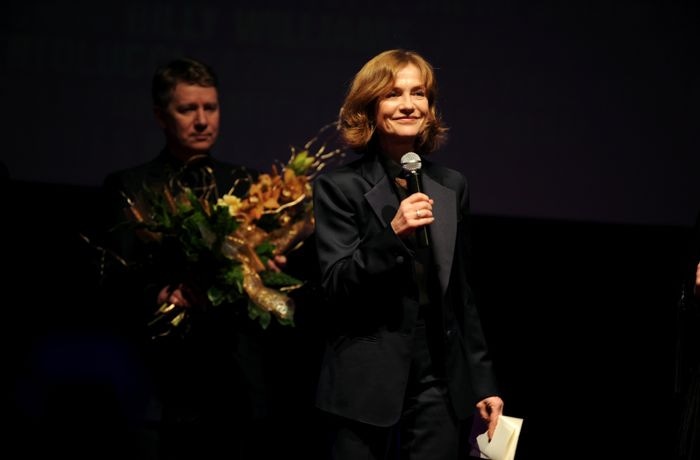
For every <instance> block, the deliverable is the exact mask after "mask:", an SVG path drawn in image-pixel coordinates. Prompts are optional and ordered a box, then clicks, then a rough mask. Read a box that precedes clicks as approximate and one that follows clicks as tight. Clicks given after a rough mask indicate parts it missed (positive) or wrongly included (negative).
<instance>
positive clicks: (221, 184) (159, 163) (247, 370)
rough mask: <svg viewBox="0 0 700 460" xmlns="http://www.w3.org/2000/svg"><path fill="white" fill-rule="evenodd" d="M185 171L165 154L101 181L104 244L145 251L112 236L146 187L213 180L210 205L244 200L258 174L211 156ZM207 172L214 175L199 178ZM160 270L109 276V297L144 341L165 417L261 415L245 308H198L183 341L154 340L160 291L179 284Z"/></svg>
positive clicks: (258, 370) (258, 371)
mask: <svg viewBox="0 0 700 460" xmlns="http://www.w3.org/2000/svg"><path fill="white" fill-rule="evenodd" d="M183 168H184V165H183V163H182V162H181V161H179V160H177V159H176V158H174V157H173V156H172V155H170V154H169V153H168V152H167V151H163V152H161V153H160V155H158V156H157V157H156V158H154V159H153V160H151V161H149V162H147V163H144V164H142V165H139V166H136V167H133V168H129V169H126V170H123V171H118V172H115V173H112V174H110V175H109V176H107V178H106V179H105V181H104V186H103V192H104V195H105V196H104V200H105V202H106V203H107V205H106V208H107V210H108V214H109V216H107V217H106V220H107V225H106V227H109V228H111V229H112V230H111V231H109V233H108V236H109V237H108V238H107V241H110V242H111V243H110V244H109V246H110V247H111V248H113V249H114V250H115V251H116V252H117V253H119V254H120V255H121V256H122V257H124V258H125V259H126V260H127V261H131V260H139V259H140V257H142V256H143V251H144V247H143V245H142V243H141V242H140V241H139V240H138V238H136V236H135V234H134V232H133V231H132V230H130V229H129V228H123V229H122V230H117V231H115V230H114V225H115V224H118V223H119V222H122V221H124V220H125V219H126V214H125V213H124V207H125V206H126V204H127V203H126V201H125V197H124V196H125V195H126V196H128V197H129V198H130V199H140V198H139V197H140V196H141V195H142V193H143V192H144V188H147V189H149V190H151V191H156V192H157V191H159V190H162V188H163V186H165V185H166V184H168V183H169V182H171V180H173V177H177V178H179V179H177V180H182V181H184V182H185V183H187V185H189V186H193V187H197V186H198V185H201V183H199V182H201V181H202V180H205V181H206V180H208V179H211V178H212V177H213V178H214V179H215V182H216V185H217V189H218V190H217V191H216V192H215V193H213V194H212V195H211V199H212V200H214V199H215V198H216V197H217V196H218V195H221V194H223V193H225V192H228V191H229V190H231V189H233V191H234V194H236V195H238V196H242V195H244V194H245V192H246V191H247V189H248V187H249V185H250V183H251V181H253V180H255V179H256V178H257V173H256V172H255V171H250V170H247V169H246V168H244V167H241V166H237V165H233V164H229V163H226V162H222V161H218V160H216V159H214V158H212V157H208V158H205V159H204V160H203V161H202V162H198V163H197V164H195V165H194V166H193V167H191V168H184V169H183ZM209 172H211V174H212V175H213V176H211V175H210V176H209V177H203V176H207V175H209ZM118 228H119V227H117V229H118ZM158 268H159V269H158V270H130V271H126V273H121V274H117V275H116V276H110V275H111V274H110V273H107V278H106V280H107V283H106V286H107V287H106V291H107V294H106V297H108V298H109V299H110V301H111V302H112V303H113V304H114V306H113V308H114V311H115V312H120V314H121V315H122V316H123V317H128V318H129V320H128V321H130V322H131V324H130V325H127V326H126V327H130V328H131V329H132V330H134V331H135V332H134V334H139V333H141V334H142V335H143V336H144V337H145V338H144V350H145V352H146V354H147V356H148V362H149V365H150V369H151V371H152V373H153V378H154V380H155V383H156V389H157V392H158V396H159V398H160V399H161V401H162V403H163V417H164V419H166V420H167V421H168V422H197V423H222V424H226V425H229V424H235V423H237V422H238V421H240V420H244V419H247V418H249V417H251V416H252V417H256V418H257V417H263V416H264V415H266V413H267V411H268V408H267V396H266V388H265V385H266V383H265V379H264V371H263V362H262V359H263V351H264V348H263V340H262V331H261V329H260V326H259V325H258V324H257V323H256V322H254V321H252V320H250V319H249V318H248V316H247V307H246V305H245V302H244V304H243V305H238V304H236V305H228V306H227V305H222V306H220V307H216V308H210V309H208V310H207V311H206V312H204V313H202V312H201V311H200V310H198V312H199V314H197V315H196V320H193V321H192V326H191V329H190V331H189V332H188V334H187V335H185V336H179V335H171V336H167V337H162V338H159V339H157V340H151V339H150V332H151V331H149V330H147V329H146V325H147V322H148V321H149V320H150V319H152V314H153V312H154V311H155V309H156V308H157V307H158V306H157V305H156V297H157V293H158V291H159V290H160V289H161V288H162V287H164V286H165V285H167V284H171V285H177V283H179V282H182V281H184V280H183V279H181V278H179V276H181V275H182V274H181V273H178V272H177V270H169V269H168V267H167V266H166V267H163V266H162V264H161V265H159V266H158ZM115 316H118V315H115ZM122 321H125V320H124V318H122Z"/></svg>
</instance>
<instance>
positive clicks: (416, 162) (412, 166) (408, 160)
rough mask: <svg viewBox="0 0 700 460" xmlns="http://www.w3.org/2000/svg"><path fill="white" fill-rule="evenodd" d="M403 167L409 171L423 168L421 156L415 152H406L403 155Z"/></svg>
mask: <svg viewBox="0 0 700 460" xmlns="http://www.w3.org/2000/svg"><path fill="white" fill-rule="evenodd" d="M401 167H402V168H403V169H404V170H406V171H409V172H415V171H418V170H419V169H420V168H421V161H420V156H419V155H418V154H417V153H415V152H408V153H405V154H404V155H403V156H402V157H401Z"/></svg>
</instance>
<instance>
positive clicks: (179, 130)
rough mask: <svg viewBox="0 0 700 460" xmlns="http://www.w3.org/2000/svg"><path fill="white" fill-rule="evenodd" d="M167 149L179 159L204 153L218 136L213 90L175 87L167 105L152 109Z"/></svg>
mask: <svg viewBox="0 0 700 460" xmlns="http://www.w3.org/2000/svg"><path fill="white" fill-rule="evenodd" d="M155 114H156V119H157V120H158V123H159V124H160V126H161V127H162V128H163V130H164V131H165V136H166V139H167V143H168V147H169V148H170V150H171V151H172V153H174V154H175V155H177V156H178V157H180V158H183V159H187V158H189V157H191V156H193V155H198V154H203V153H207V152H208V151H209V150H210V149H211V148H212V146H213V145H214V143H215V142H216V138H217V136H218V135H219V119H220V113H219V95H218V92H217V90H216V88H214V87H204V86H198V85H191V84H189V83H178V84H177V86H175V90H174V91H173V97H172V100H171V101H170V104H168V106H167V107H166V108H165V110H163V109H158V108H156V110H155Z"/></svg>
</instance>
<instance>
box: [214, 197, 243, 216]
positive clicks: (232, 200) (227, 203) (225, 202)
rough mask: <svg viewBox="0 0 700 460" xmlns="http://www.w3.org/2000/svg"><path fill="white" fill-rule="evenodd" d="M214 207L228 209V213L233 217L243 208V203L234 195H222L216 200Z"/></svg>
mask: <svg viewBox="0 0 700 460" xmlns="http://www.w3.org/2000/svg"><path fill="white" fill-rule="evenodd" d="M216 205H217V206H221V207H224V208H228V213H229V214H230V215H231V216H235V215H236V214H238V211H240V209H241V207H242V206H243V201H241V199H240V198H238V197H237V196H236V195H229V194H226V195H223V196H221V197H220V198H219V199H218V200H216Z"/></svg>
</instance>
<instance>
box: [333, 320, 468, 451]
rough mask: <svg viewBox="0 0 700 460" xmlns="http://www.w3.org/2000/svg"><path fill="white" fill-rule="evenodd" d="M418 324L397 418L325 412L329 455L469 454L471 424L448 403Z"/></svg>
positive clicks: (444, 383)
mask: <svg viewBox="0 0 700 460" xmlns="http://www.w3.org/2000/svg"><path fill="white" fill-rule="evenodd" d="M430 349H431V347H429V344H428V335H427V333H426V327H425V325H424V324H421V325H419V326H418V327H417V328H416V337H415V348H414V352H413V359H412V362H411V372H410V376H409V383H408V387H407V389H406V394H405V396H404V406H403V410H402V413H401V418H400V420H399V422H398V423H397V424H396V425H394V426H391V427H377V426H373V425H367V424H364V423H360V422H357V421H354V420H348V419H345V418H341V417H334V416H331V417H329V429H330V438H329V443H330V445H329V455H328V457H329V458H331V459H333V460H388V459H401V460H458V459H465V458H469V457H468V453H469V448H470V447H469V443H468V437H469V429H470V427H471V424H467V423H465V422H460V421H459V420H458V419H457V417H456V416H455V415H454V411H453V410H452V407H451V405H450V401H449V395H448V392H447V385H446V381H445V379H444V378H443V377H441V376H440V373H439V372H436V369H435V367H434V365H433V363H434V362H435V360H434V359H433V358H432V357H431V352H430ZM368 378H369V377H368Z"/></svg>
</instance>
